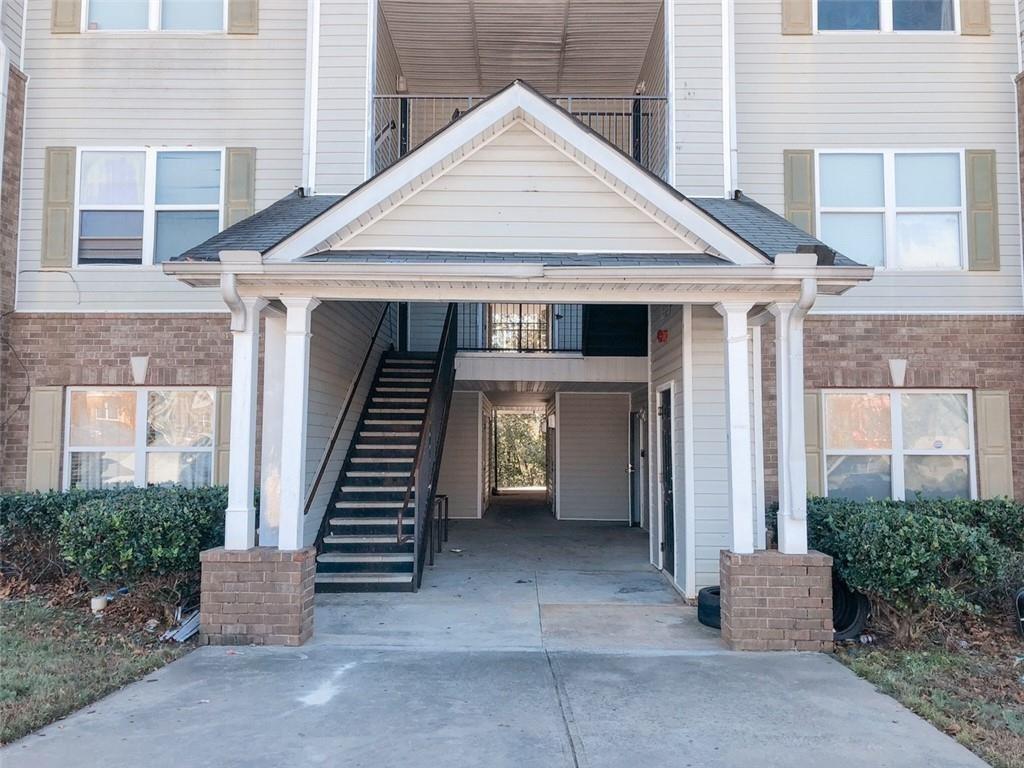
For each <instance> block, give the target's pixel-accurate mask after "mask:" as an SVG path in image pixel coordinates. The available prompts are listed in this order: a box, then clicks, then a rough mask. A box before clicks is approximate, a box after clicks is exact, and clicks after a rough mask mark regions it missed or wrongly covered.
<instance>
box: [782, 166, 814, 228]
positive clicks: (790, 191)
mask: <svg viewBox="0 0 1024 768" xmlns="http://www.w3.org/2000/svg"><path fill="white" fill-rule="evenodd" d="M782 158H783V163H784V164H785V182H784V185H785V194H786V218H787V219H789V220H790V221H791V222H793V223H794V224H796V225H797V226H798V227H800V229H802V230H803V231H804V232H807V233H809V234H812V235H813V234H814V150H813V149H787V150H785V151H784V152H783V153H782Z"/></svg>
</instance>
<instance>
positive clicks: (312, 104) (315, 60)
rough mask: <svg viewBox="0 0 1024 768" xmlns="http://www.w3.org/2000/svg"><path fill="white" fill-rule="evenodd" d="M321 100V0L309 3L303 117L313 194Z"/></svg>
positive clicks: (307, 178) (305, 184) (306, 181)
mask: <svg viewBox="0 0 1024 768" xmlns="http://www.w3.org/2000/svg"><path fill="white" fill-rule="evenodd" d="M319 103H320V0H308V3H307V5H306V88H305V96H304V98H303V105H302V111H303V120H302V188H303V190H304V192H305V194H307V195H312V194H313V193H314V189H315V188H316V143H317V118H318V116H319Z"/></svg>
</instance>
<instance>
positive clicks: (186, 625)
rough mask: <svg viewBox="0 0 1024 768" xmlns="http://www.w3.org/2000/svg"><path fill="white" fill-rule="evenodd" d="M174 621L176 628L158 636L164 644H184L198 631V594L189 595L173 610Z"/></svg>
mask: <svg viewBox="0 0 1024 768" xmlns="http://www.w3.org/2000/svg"><path fill="white" fill-rule="evenodd" d="M174 620H175V622H177V626H175V627H171V628H170V629H168V630H167V631H166V632H164V633H163V634H162V635H161V636H160V639H161V640H162V641H163V642H165V643H166V642H168V641H171V640H173V641H174V642H176V643H184V642H185V641H186V640H188V639H189V638H190V637H192V635H194V634H195V633H196V632H198V631H199V595H198V594H193V595H190V596H189V597H188V598H186V599H185V602H183V603H182V604H181V605H179V606H178V607H177V608H175V609H174Z"/></svg>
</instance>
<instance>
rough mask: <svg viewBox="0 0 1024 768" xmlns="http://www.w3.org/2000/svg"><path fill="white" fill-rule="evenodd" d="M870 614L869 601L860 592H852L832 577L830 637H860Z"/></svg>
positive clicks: (837, 638)
mask: <svg viewBox="0 0 1024 768" xmlns="http://www.w3.org/2000/svg"><path fill="white" fill-rule="evenodd" d="M870 615H871V603H869V602H868V599H867V597H865V596H864V595H862V594H861V593H860V592H854V591H853V590H852V589H850V588H849V587H848V586H846V584H844V583H843V582H842V581H841V580H840V579H838V578H837V577H835V576H833V577H832V633H833V634H832V638H833V639H834V640H835V641H836V642H838V641H840V640H853V639H854V638H857V637H860V634H861V632H863V631H864V626H865V625H866V624H867V623H868V616H870Z"/></svg>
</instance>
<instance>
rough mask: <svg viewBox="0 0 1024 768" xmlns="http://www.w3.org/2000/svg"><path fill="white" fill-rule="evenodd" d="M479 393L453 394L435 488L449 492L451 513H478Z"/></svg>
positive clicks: (478, 514) (474, 515) (472, 516)
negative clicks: (439, 472)
mask: <svg viewBox="0 0 1024 768" xmlns="http://www.w3.org/2000/svg"><path fill="white" fill-rule="evenodd" d="M480 411H481V409H480V393H479V392H456V393H454V394H453V395H452V405H451V411H450V412H449V415H448V429H447V431H446V432H445V438H444V453H443V455H442V457H441V475H440V477H439V479H438V481H437V492H438V493H444V494H447V495H448V513H449V514H450V515H451V516H452V517H462V518H467V517H468V518H475V517H479V516H480V493H479V484H480V464H481V456H480V453H479V448H480V439H479V438H480V417H481V412H480Z"/></svg>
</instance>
